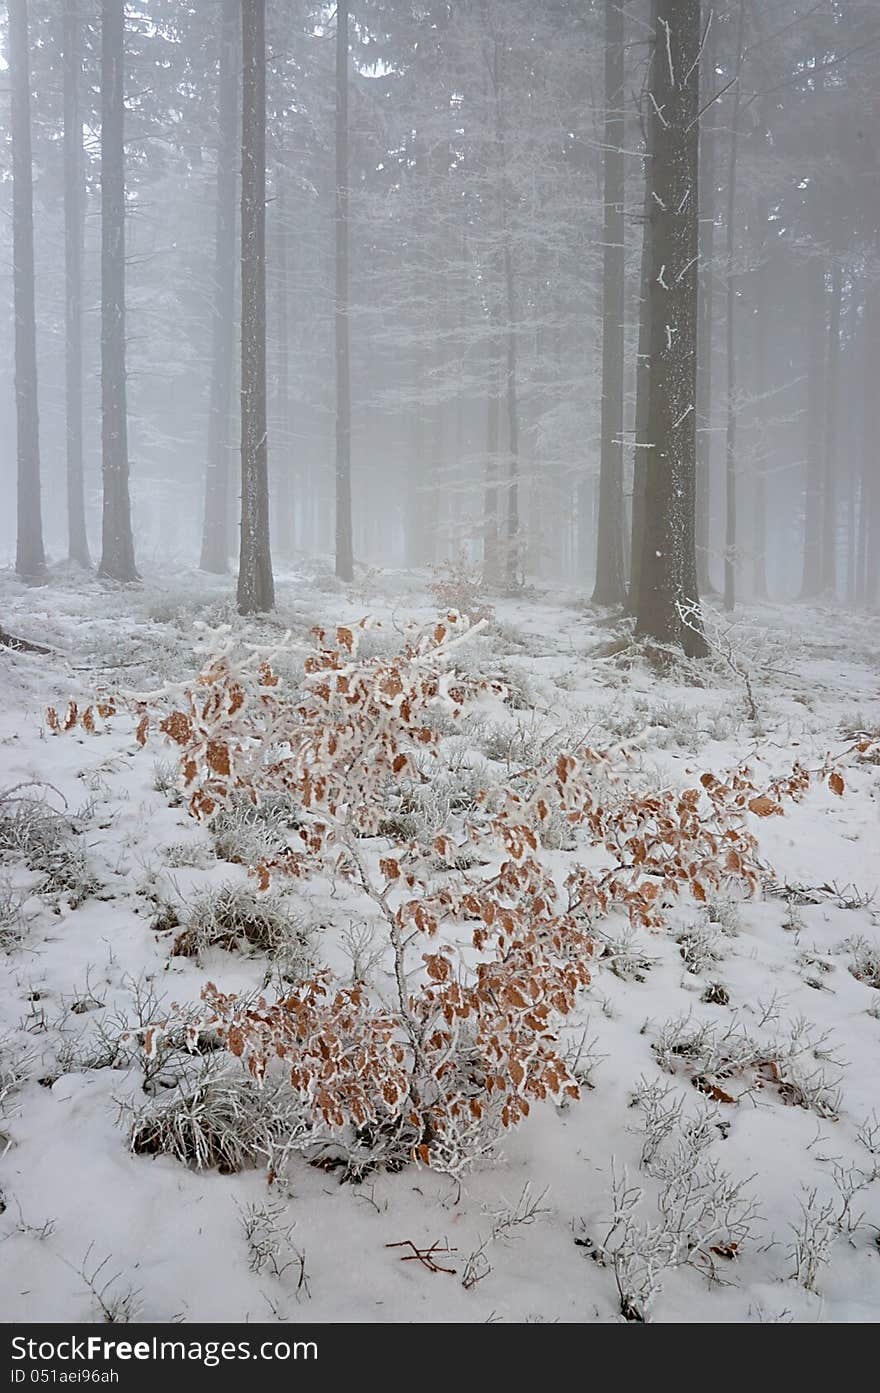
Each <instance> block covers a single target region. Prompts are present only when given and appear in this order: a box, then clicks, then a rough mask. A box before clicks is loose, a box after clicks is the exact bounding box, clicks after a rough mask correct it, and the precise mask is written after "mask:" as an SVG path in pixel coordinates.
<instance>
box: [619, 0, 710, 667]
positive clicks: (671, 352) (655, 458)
mask: <svg viewBox="0 0 880 1393" xmlns="http://www.w3.org/2000/svg"><path fill="white" fill-rule="evenodd" d="M654 14H655V18H656V26H655V28H656V50H655V60H654V63H653V65H652V69H651V88H652V93H651V95H652V101H651V103H650V105H651V116H650V138H649V144H650V149H651V156H652V159H651V164H652V180H651V193H652V199H651V204H652V206H651V278H650V296H651V305H650V310H649V314H650V321H651V322H650V346H651V354H650V357H651V396H650V408H649V418H648V432H647V433H648V439H649V441H650V444H651V447H652V448H651V450H650V459H649V461H648V465H647V472H646V479H645V526H644V541H643V547H642V569H641V578H640V583H639V597H638V613H637V625H636V627H637V631H638V632H639V633H641V634H643V635H645V636H646V637H648V638H651V639H654V640H656V641H657V642H660V643H664V644H668V643H671V644H677V645H681V647H682V648H683V649H684V651H685V653H687V654H688V655H690V656H694V657H696V656H701V655H702V654H704V653H705V651H706V648H705V640H704V638H703V635H702V631H701V628H700V625H699V621H698V620H697V619H696V618H692V619H691V620H690V621H689V623H685V621H684V619H683V617H682V612H681V611H682V605H683V604H684V603H686V602H691V601H696V600H697V598H698V595H697V563H696V552H695V541H694V502H695V498H694V494H695V484H696V434H697V433H696V409H695V408H696V391H697V277H698V271H697V250H698V240H697V239H698V228H699V119H698V117H699V76H698V68H699V50H700V42H701V39H702V33H701V26H700V0H655V6H654Z"/></svg>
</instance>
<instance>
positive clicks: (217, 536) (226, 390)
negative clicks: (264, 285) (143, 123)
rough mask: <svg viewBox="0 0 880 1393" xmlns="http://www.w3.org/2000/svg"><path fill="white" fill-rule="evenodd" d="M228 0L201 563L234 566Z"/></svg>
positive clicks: (234, 47) (232, 8)
mask: <svg viewBox="0 0 880 1393" xmlns="http://www.w3.org/2000/svg"><path fill="white" fill-rule="evenodd" d="M240 3H241V0H223V19H222V26H223V27H222V30H221V34H220V74H219V91H218V98H219V101H218V105H219V113H218V128H217V201H216V207H215V214H214V280H213V293H212V304H211V310H212V313H211V388H210V400H209V404H208V462H207V469H206V473H205V513H204V526H203V530H202V556H201V567H202V570H203V571H213V572H214V573H215V574H217V575H222V574H223V573H224V572H225V571H227V570H228V569H229V555H228V541H229V531H230V511H231V510H230V506H229V502H230V500H229V493H230V484H231V480H232V468H231V456H232V439H231V436H232V396H233V373H234V340H235V184H236V178H237V165H238V150H237V137H238V82H239V74H238V66H239V47H240V41H239V14H238V11H239V5H240Z"/></svg>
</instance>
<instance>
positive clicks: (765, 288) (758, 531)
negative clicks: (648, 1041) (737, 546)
mask: <svg viewBox="0 0 880 1393" xmlns="http://www.w3.org/2000/svg"><path fill="white" fill-rule="evenodd" d="M766 217H767V210H766V208H765V207H764V201H763V199H761V198H759V199H758V200H757V201H756V208H755V225H756V228H757V233H758V244H757V256H758V258H759V261H758V268H757V271H756V273H755V302H754V305H753V306H752V315H753V320H752V324H753V328H754V354H755V364H754V366H755V456H754V470H753V479H752V485H753V491H752V590H753V594H754V596H755V598H756V599H758V600H764V599H766V598H767V482H766V471H767V453H768V450H767V315H768V299H769V292H770V285H769V279H768V276H767V270H768V261H767V249H766V246H765V237H764V231H765V225H766Z"/></svg>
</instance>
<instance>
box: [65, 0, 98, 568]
mask: <svg viewBox="0 0 880 1393" xmlns="http://www.w3.org/2000/svg"><path fill="white" fill-rule="evenodd" d="M77 3H78V0H64V27H63V40H62V42H63V46H64V284H65V297H64V350H65V351H64V368H65V393H66V400H65V415H66V444H67V554H68V557H69V559H70V560H71V561H75V562H76V563H77V565H79V566H85V567H88V566H91V564H92V558H91V556H90V555H89V542H88V535H87V532H86V505H85V494H84V488H83V403H82V258H83V198H82V192H83V144H82V116H81V115H80V110H79V85H80V77H81V73H82V57H81V54H80V46H79V14H78V8H77Z"/></svg>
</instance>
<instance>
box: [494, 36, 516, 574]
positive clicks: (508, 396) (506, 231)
mask: <svg viewBox="0 0 880 1393" xmlns="http://www.w3.org/2000/svg"><path fill="white" fill-rule="evenodd" d="M501 63H502V47H501V43H500V41H499V39H498V38H497V36H496V38H495V40H494V47H493V57H492V92H493V97H494V106H495V147H496V152H497V174H498V185H499V188H498V203H499V207H498V216H499V223H500V232H501V259H502V266H503V276H504V297H505V309H506V316H507V326H506V336H505V339H506V347H505V370H504V386H505V402H506V408H507V410H506V415H507V480H506V484H505V488H506V496H507V507H506V509H505V519H504V558H503V560H504V578H505V582H506V584H507V586H508V588H509V589H513V588H514V587H515V586H516V584H517V581H518V577H519V571H520V563H521V557H520V554H519V548H520V539H519V409H518V403H517V381H516V375H517V303H516V282H515V279H514V271H513V249H512V247H511V239H510V198H509V189H508V169H507V132H506V125H505V115H504V110H503V101H502V87H503V75H502V68H501Z"/></svg>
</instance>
